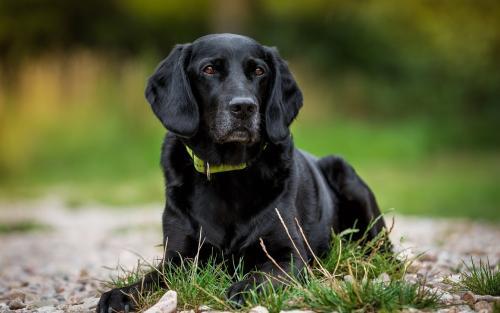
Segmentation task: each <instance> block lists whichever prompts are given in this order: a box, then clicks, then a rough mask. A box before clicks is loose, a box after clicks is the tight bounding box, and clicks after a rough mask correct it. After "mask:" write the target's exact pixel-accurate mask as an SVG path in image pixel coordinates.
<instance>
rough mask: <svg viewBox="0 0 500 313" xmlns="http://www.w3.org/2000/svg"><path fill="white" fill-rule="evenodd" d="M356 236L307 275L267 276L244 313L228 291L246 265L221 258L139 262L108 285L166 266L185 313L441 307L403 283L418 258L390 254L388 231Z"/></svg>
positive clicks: (418, 286)
mask: <svg viewBox="0 0 500 313" xmlns="http://www.w3.org/2000/svg"><path fill="white" fill-rule="evenodd" d="M278 214H279V212H278ZM299 228H300V226H299ZM354 232H356V230H349V231H345V232H343V233H341V234H334V235H333V236H332V249H331V251H330V252H329V253H328V254H327V255H326V256H324V257H322V258H317V257H315V262H314V264H312V265H311V266H308V267H307V268H305V269H304V270H303V272H301V273H297V274H290V276H287V277H286V278H285V279H284V278H283V277H279V278H278V277H270V276H269V274H267V277H268V281H266V282H265V283H263V284H261V285H259V286H257V287H258V288H256V289H252V290H249V291H248V292H246V294H245V295H244V299H245V303H244V305H243V307H240V308H238V309H236V308H234V307H233V306H232V305H231V303H229V302H228V301H227V299H226V290H227V289H228V288H229V287H230V286H231V284H233V283H235V282H237V281H240V280H242V279H244V275H243V273H242V271H241V269H242V263H241V262H239V263H238V264H237V265H236V266H235V267H236V271H229V270H228V268H227V267H226V265H225V264H223V263H218V262H217V261H216V260H215V259H210V260H208V261H207V262H205V263H203V264H201V263H199V262H198V260H197V258H195V259H187V260H184V261H182V262H181V264H180V265H172V264H164V265H163V266H161V267H155V266H153V265H151V264H150V265H148V266H146V267H144V266H142V265H141V264H138V265H137V267H136V269H134V270H132V271H129V272H127V271H125V270H124V269H123V268H122V269H121V273H122V274H121V275H118V276H117V278H115V279H114V280H111V281H110V284H108V285H109V287H122V286H125V285H128V284H130V283H132V282H134V281H136V280H138V279H139V277H141V275H142V273H145V272H146V271H150V270H152V269H153V268H162V270H161V274H162V277H163V281H164V283H165V284H166V285H167V286H168V288H169V289H172V290H175V291H177V296H178V307H179V309H181V310H190V309H192V310H195V311H197V310H198V309H199V307H200V306H201V305H206V306H208V307H210V308H211V309H215V310H230V311H235V310H236V311H238V310H239V311H248V310H249V309H250V308H251V307H255V306H257V305H262V306H265V307H266V308H267V309H268V310H269V312H270V313H275V312H279V311H281V310H291V309H305V310H313V311H315V312H331V311H338V312H352V311H356V310H359V311H363V312H365V311H367V312H374V311H395V310H402V309H405V308H415V309H435V308H436V307H438V306H439V295H438V294H436V293H432V292H430V291H429V289H427V288H425V287H424V282H419V283H410V282H407V281H405V280H404V279H403V277H404V274H405V272H406V269H407V267H408V266H409V265H410V264H411V262H412V260H408V259H405V258H403V257H402V256H401V255H394V254H393V253H392V252H390V248H388V241H387V233H386V232H383V233H381V234H380V236H378V237H377V238H375V239H373V240H371V241H369V240H366V237H365V236H363V238H361V239H360V240H356V241H354V240H352V234H353V233H354ZM361 243H363V245H361ZM263 248H265V247H263ZM264 251H265V250H264ZM144 269H147V270H146V271H144ZM276 280H280V281H283V280H284V283H283V284H280V285H277V284H273V283H271V281H276ZM164 292H165V290H162V289H161V288H159V287H158V288H156V289H155V290H154V291H153V292H152V293H150V294H148V295H145V296H141V299H135V300H136V302H137V303H138V305H139V307H140V308H142V309H145V308H147V307H150V306H151V305H153V304H154V303H156V302H157V301H158V300H159V298H160V297H161V296H162V295H163V293H164Z"/></svg>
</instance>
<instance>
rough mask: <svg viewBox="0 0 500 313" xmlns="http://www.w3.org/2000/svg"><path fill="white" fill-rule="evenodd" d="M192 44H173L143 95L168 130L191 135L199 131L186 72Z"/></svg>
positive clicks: (196, 107)
mask: <svg viewBox="0 0 500 313" xmlns="http://www.w3.org/2000/svg"><path fill="white" fill-rule="evenodd" d="M190 53H191V45H190V44H185V45H176V46H175V47H174V49H173V50H172V52H170V54H169V56H168V57H167V58H166V59H165V60H163V61H162V62H161V63H160V64H159V65H158V67H157V68H156V71H155V73H154V74H153V75H152V76H151V77H150V78H149V80H148V83H147V86H146V91H145V94H146V99H147V100H148V102H149V103H150V104H151V108H152V109H153V112H154V113H155V114H156V116H157V117H158V118H159V119H160V121H161V122H162V124H163V125H164V126H165V128H167V129H168V130H169V131H171V132H173V133H175V134H177V135H179V136H183V137H192V136H194V135H195V134H196V132H197V131H198V124H199V120H200V116H199V112H198V105H197V103H196V100H195V98H194V96H193V93H192V91H191V85H190V83H189V80H188V77H187V75H186V70H185V69H186V66H187V62H188V61H189V56H190Z"/></svg>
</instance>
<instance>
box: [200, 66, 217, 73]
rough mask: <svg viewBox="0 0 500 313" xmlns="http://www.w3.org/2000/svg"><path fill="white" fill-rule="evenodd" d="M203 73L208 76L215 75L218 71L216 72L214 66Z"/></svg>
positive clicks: (208, 67) (204, 69)
mask: <svg viewBox="0 0 500 313" xmlns="http://www.w3.org/2000/svg"><path fill="white" fill-rule="evenodd" d="M203 73H205V74H208V75H214V74H215V73H217V71H216V70H215V67H213V66H212V65H207V66H205V67H204V68H203Z"/></svg>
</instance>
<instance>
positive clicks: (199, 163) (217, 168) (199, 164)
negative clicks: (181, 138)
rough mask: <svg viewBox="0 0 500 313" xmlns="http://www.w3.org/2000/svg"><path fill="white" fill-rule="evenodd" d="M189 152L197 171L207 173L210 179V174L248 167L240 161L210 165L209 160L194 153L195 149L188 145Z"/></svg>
mask: <svg viewBox="0 0 500 313" xmlns="http://www.w3.org/2000/svg"><path fill="white" fill-rule="evenodd" d="M185 147H186V150H187V153H188V154H189V156H190V157H191V159H193V165H194V168H195V169H196V171H197V172H199V173H202V174H205V175H207V179H208V180H210V174H215V173H222V172H230V171H238V170H242V169H245V168H246V167H247V164H246V163H240V164H236V165H230V164H220V165H210V164H209V163H208V162H205V161H203V160H202V159H200V158H199V157H198V156H197V155H196V154H194V152H193V150H191V148H189V147H188V146H186V145H185Z"/></svg>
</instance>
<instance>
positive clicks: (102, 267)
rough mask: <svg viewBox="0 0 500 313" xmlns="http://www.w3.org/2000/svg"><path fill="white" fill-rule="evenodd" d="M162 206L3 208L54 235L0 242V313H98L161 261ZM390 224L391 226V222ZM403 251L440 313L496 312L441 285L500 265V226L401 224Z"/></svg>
mask: <svg viewBox="0 0 500 313" xmlns="http://www.w3.org/2000/svg"><path fill="white" fill-rule="evenodd" d="M160 217H161V205H154V206H142V207H131V208H120V209H118V208H106V207H100V206H99V205H95V206H88V207H83V208H78V209H74V208H73V209H72V208H67V207H65V205H64V204H63V203H62V202H60V201H57V200H54V199H46V200H44V201H37V202H32V203H1V204H0V221H1V223H9V222H15V221H19V220H25V219H29V220H35V221H38V222H39V223H42V224H45V225H48V226H50V227H49V229H45V230H39V231H32V232H25V233H9V234H0V247H1V248H0V312H40V313H42V312H44V313H48V312H93V311H94V309H95V305H96V303H97V300H98V298H97V296H98V294H99V288H100V281H101V280H103V279H106V278H108V277H109V276H110V275H111V274H112V273H113V271H112V270H110V269H109V268H115V267H116V266H117V264H118V263H119V264H121V265H123V266H125V267H131V266H133V265H135V264H136V262H137V259H138V255H140V256H142V257H144V258H145V259H146V260H148V261H151V260H154V259H155V258H156V257H158V256H160V255H161V248H159V247H157V245H158V244H159V243H161V228H160ZM388 222H389V223H390V221H388ZM392 239H393V241H394V242H395V243H396V246H397V249H400V250H404V253H407V254H409V255H415V254H418V253H424V255H423V256H422V257H421V258H420V260H419V261H416V262H415V263H414V265H413V266H412V268H411V271H410V272H411V273H410V274H407V279H408V280H417V279H421V278H424V277H426V278H427V281H428V284H427V285H428V287H429V288H435V289H438V290H439V292H440V293H442V299H443V301H444V302H445V303H447V304H452V305H453V306H450V307H447V308H444V309H441V310H440V311H442V312H470V311H480V312H491V311H492V307H493V305H492V302H487V301H481V300H480V299H477V298H476V297H474V296H472V295H470V294H465V295H464V294H454V293H452V292H451V290H450V286H449V285H447V284H445V283H444V282H443V278H444V277H446V276H450V278H451V279H452V280H454V279H458V277H459V274H457V271H459V270H460V269H461V268H462V267H463V264H462V260H470V258H471V257H472V258H474V259H483V260H485V259H486V258H489V261H490V263H491V264H498V262H500V244H498V243H499V241H500V225H498V224H496V225H495V224H487V223H479V222H471V221H466V220H452V219H429V218H413V217H403V216H396V217H395V226H394V230H393V232H392Z"/></svg>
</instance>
